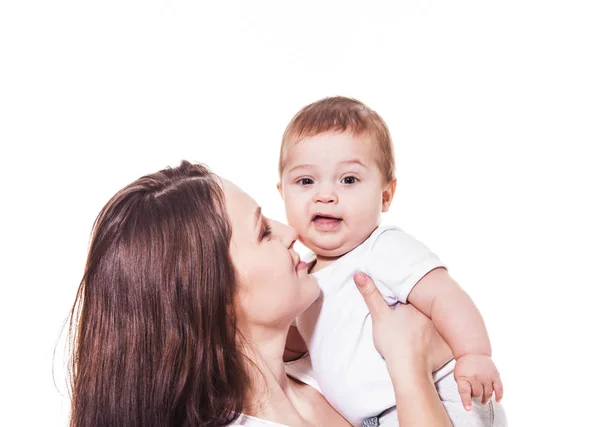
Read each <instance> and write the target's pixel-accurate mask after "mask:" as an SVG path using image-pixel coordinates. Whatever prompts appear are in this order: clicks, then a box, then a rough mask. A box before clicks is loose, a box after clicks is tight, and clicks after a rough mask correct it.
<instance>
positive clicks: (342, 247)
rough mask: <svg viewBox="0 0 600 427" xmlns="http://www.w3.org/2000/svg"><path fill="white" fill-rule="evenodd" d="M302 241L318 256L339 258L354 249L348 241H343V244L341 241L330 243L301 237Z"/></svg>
mask: <svg viewBox="0 0 600 427" xmlns="http://www.w3.org/2000/svg"><path fill="white" fill-rule="evenodd" d="M300 242H302V244H303V245H304V246H306V247H307V248H308V249H310V250H311V251H313V252H314V253H315V254H317V255H318V256H321V257H326V258H338V257H341V256H342V255H345V254H346V253H348V252H349V251H350V250H352V247H351V246H350V245H349V244H347V243H346V242H342V243H341V244H340V243H339V242H336V243H329V244H328V243H325V242H315V241H314V240H310V239H303V238H300Z"/></svg>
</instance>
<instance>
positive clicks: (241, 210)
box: [222, 179, 258, 219]
mask: <svg viewBox="0 0 600 427" xmlns="http://www.w3.org/2000/svg"><path fill="white" fill-rule="evenodd" d="M222 185H223V192H224V194H225V203H226V205H227V211H228V213H229V216H230V217H231V218H232V219H233V218H234V217H235V218H238V219H240V218H241V217H248V216H249V217H250V219H251V217H252V215H253V213H254V211H255V210H256V208H257V206H258V205H257V204H256V202H255V201H254V199H253V198H252V197H250V196H249V195H248V194H247V193H246V192H244V191H243V190H242V189H241V188H239V187H238V186H237V185H235V184H234V183H232V182H231V181H228V180H226V179H223V180H222Z"/></svg>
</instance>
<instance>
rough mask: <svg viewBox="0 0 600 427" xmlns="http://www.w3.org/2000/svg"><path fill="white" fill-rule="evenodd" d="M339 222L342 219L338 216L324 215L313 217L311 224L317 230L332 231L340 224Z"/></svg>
mask: <svg viewBox="0 0 600 427" xmlns="http://www.w3.org/2000/svg"><path fill="white" fill-rule="evenodd" d="M341 223H342V220H341V219H339V218H332V217H326V216H317V217H315V219H313V224H314V225H315V228H316V229H317V230H319V231H334V230H336V229H337V228H338V227H339V226H340V224H341Z"/></svg>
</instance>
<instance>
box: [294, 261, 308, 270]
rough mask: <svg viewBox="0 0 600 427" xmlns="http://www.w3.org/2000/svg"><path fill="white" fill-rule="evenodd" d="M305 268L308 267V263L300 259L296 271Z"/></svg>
mask: <svg viewBox="0 0 600 427" xmlns="http://www.w3.org/2000/svg"><path fill="white" fill-rule="evenodd" d="M304 268H308V264H307V263H305V262H304V261H300V262H299V263H298V265H297V266H296V271H300V270H302V269H304Z"/></svg>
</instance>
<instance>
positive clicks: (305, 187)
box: [279, 133, 393, 257]
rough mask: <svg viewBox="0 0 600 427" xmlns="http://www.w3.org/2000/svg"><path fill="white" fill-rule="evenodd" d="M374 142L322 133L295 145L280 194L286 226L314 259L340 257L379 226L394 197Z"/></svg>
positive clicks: (289, 156) (348, 135)
mask: <svg viewBox="0 0 600 427" xmlns="http://www.w3.org/2000/svg"><path fill="white" fill-rule="evenodd" d="M373 144H374V143H373V142H372V141H370V140H369V139H368V137H366V136H365V137H355V136H353V135H352V134H351V133H323V134H320V135H317V136H313V137H310V138H305V139H302V140H300V141H299V142H298V143H297V144H295V145H291V146H290V147H289V149H288V152H287V157H286V158H285V163H284V168H283V172H282V176H281V183H280V187H279V190H280V192H281V194H282V196H283V200H284V203H285V210H286V215H287V220H288V223H289V224H290V225H291V226H292V227H294V228H295V229H296V230H297V231H298V235H299V238H300V241H301V242H302V243H303V244H304V245H306V246H307V247H308V248H309V249H311V250H312V251H314V252H315V253H316V254H318V255H321V256H325V257H338V256H341V255H343V254H345V253H346V252H349V251H351V250H352V249H354V248H355V247H356V246H358V245H360V244H361V243H362V242H363V241H364V240H365V239H366V238H367V237H368V236H369V235H370V234H371V233H372V232H373V230H374V229H375V228H376V227H377V226H378V224H379V220H380V216H381V212H382V211H385V210H387V206H389V203H388V202H384V201H383V200H384V199H386V200H388V199H389V201H390V202H391V196H392V195H393V194H386V191H388V192H389V187H390V186H389V185H384V184H383V180H382V175H381V173H380V171H379V167H378V165H377V163H376V161H375V153H374V148H373Z"/></svg>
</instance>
